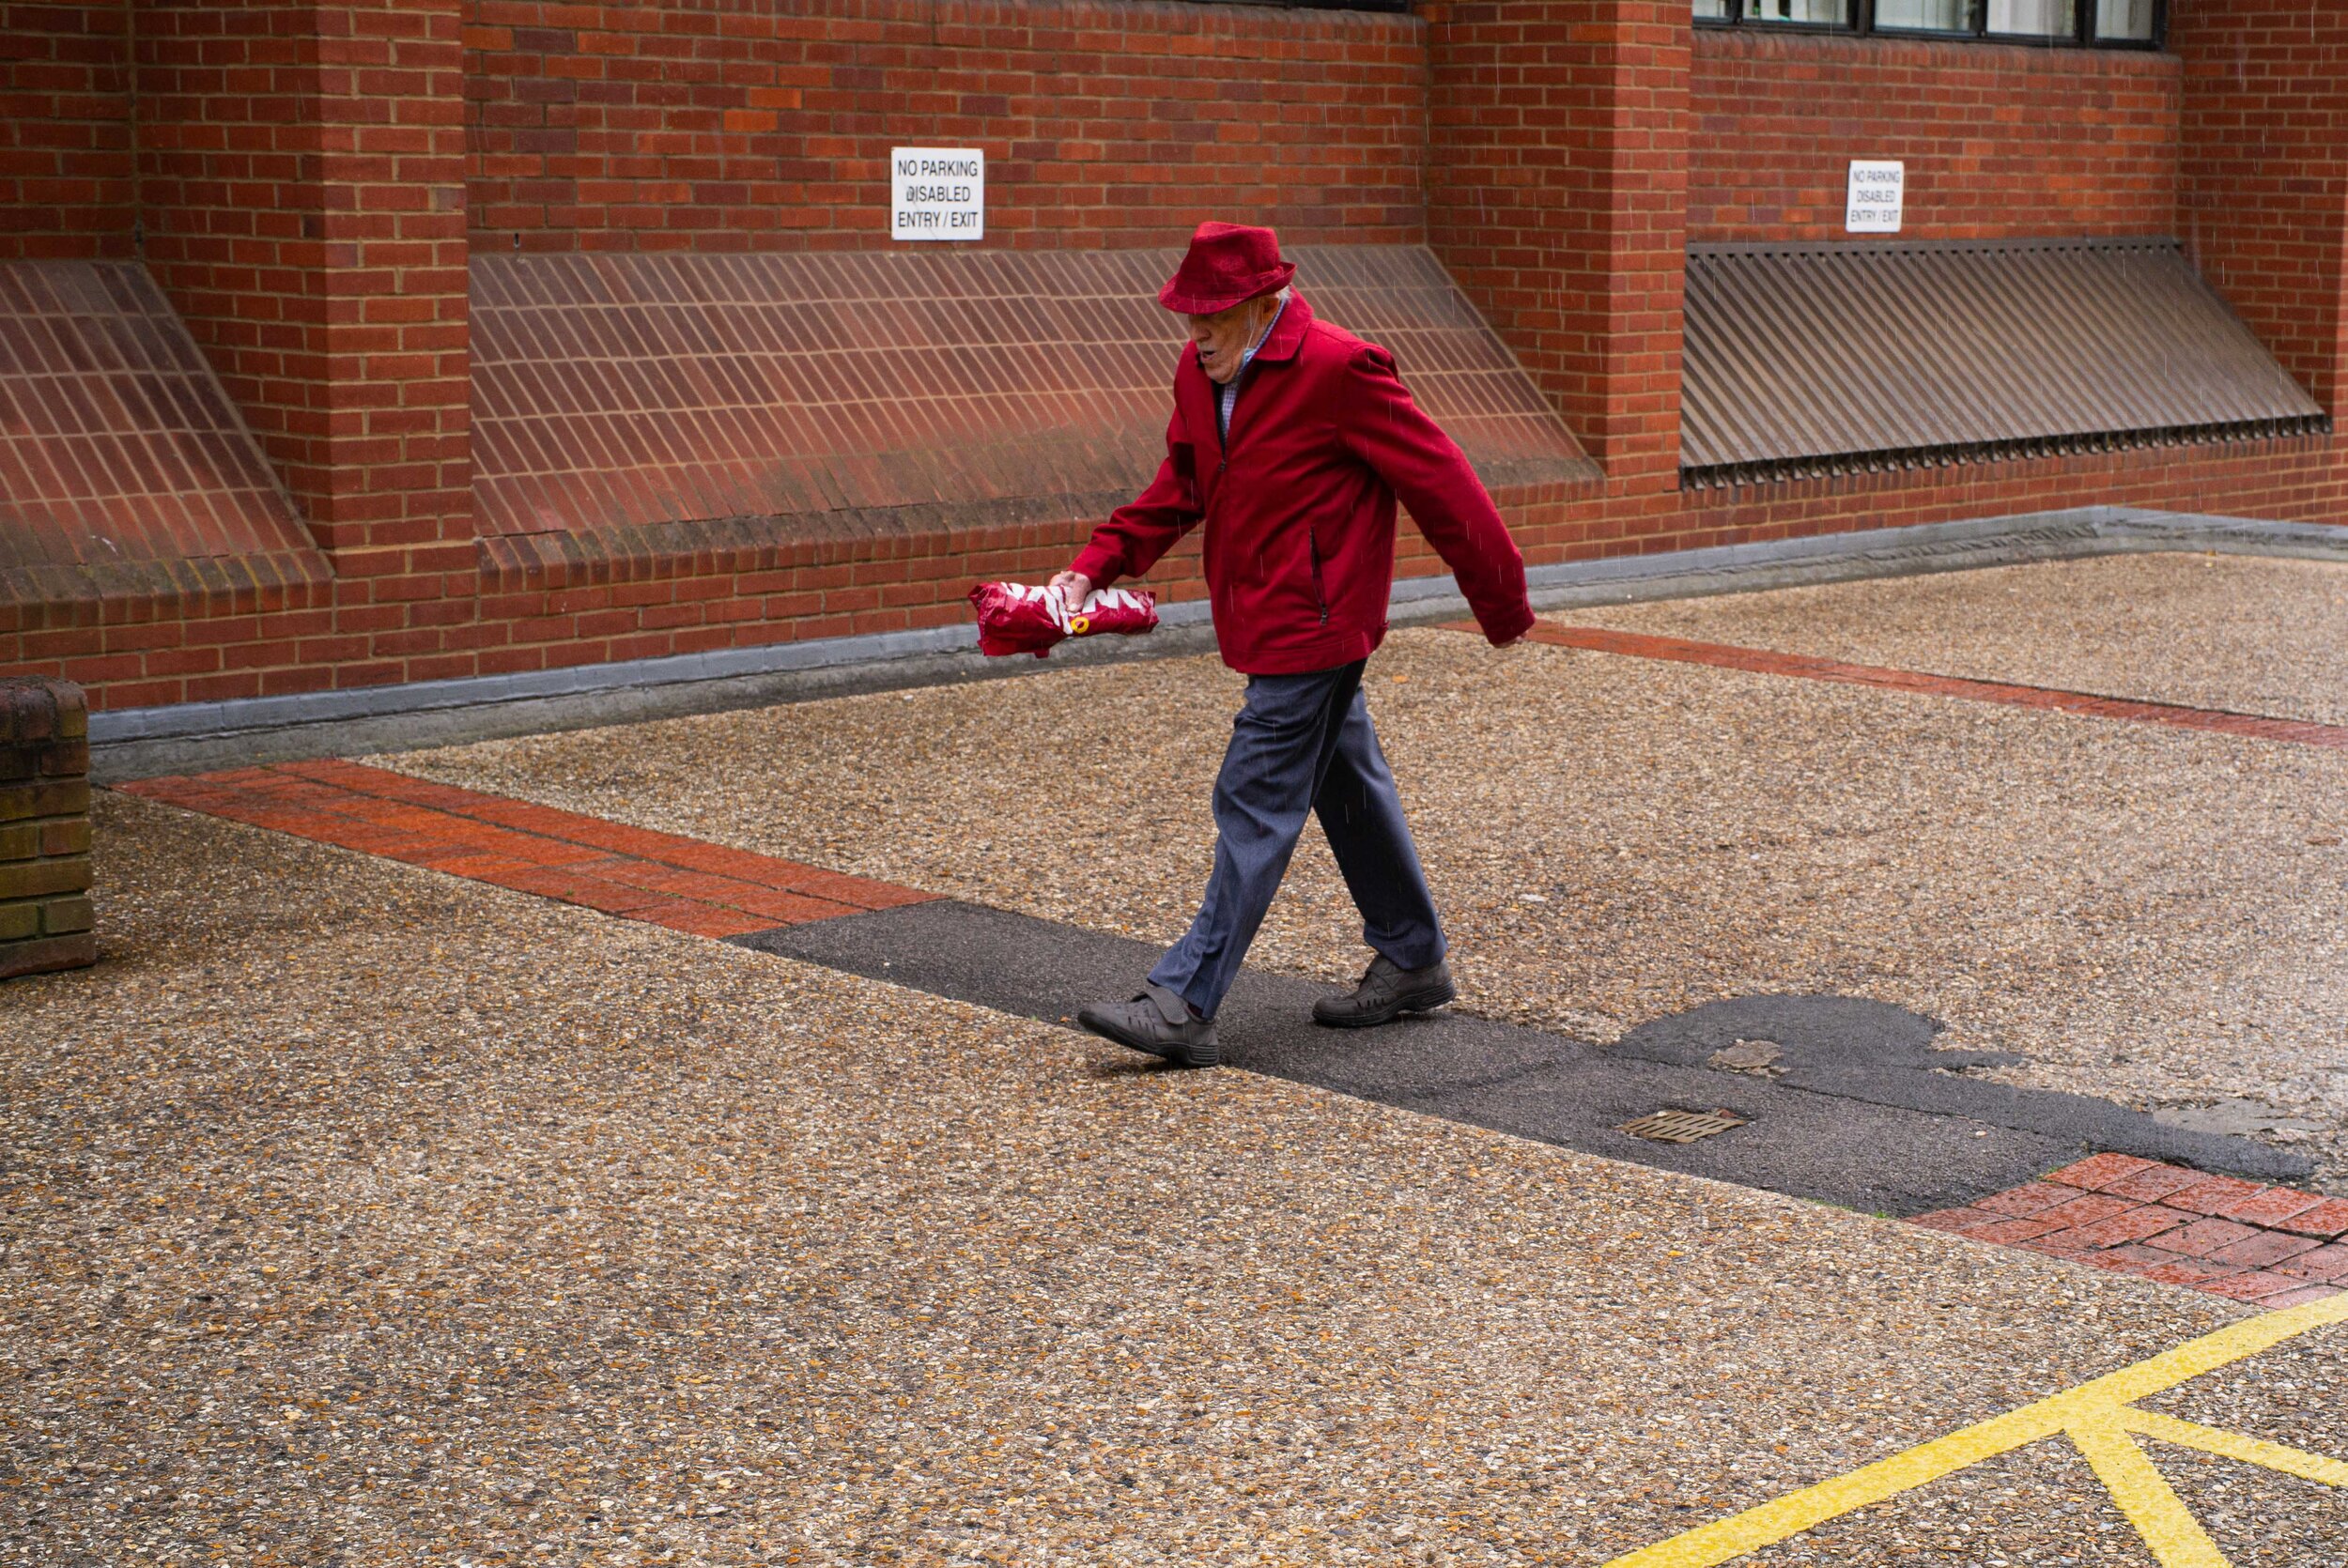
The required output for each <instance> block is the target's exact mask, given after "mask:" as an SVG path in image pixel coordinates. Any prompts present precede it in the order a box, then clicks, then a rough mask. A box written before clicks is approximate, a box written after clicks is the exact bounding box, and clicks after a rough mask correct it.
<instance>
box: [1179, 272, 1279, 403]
mask: <svg viewBox="0 0 2348 1568" xmlns="http://www.w3.org/2000/svg"><path fill="white" fill-rule="evenodd" d="M1279 308H1280V299H1279V296H1278V295H1276V294H1265V295H1259V297H1257V298H1256V299H1253V300H1241V301H1240V302H1239V303H1238V304H1236V305H1233V306H1232V307H1231V308H1230V309H1229V310H1227V311H1217V312H1215V313H1214V314H1213V315H1194V316H1190V317H1188V318H1187V319H1188V320H1189V322H1190V341H1191V342H1193V343H1195V344H1197V346H1198V368H1199V369H1201V370H1203V371H1205V372H1206V373H1207V379H1208V380H1210V381H1213V383H1214V384H1215V385H1216V386H1218V387H1220V386H1224V385H1226V384H1228V382H1229V381H1230V379H1231V377H1234V376H1237V375H1238V374H1239V365H1240V356H1241V355H1242V354H1244V353H1246V352H1247V350H1248V348H1249V347H1250V346H1252V345H1253V344H1254V343H1255V341H1256V339H1257V337H1258V336H1259V334H1261V332H1262V331H1263V330H1264V327H1265V324H1266V323H1268V322H1270V321H1271V319H1272V316H1273V313H1274V312H1275V311H1277V310H1278V309H1279Z"/></svg>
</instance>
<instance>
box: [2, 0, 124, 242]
mask: <svg viewBox="0 0 2348 1568" xmlns="http://www.w3.org/2000/svg"><path fill="white" fill-rule="evenodd" d="M130 18H131V10H130V5H129V0H112V3H110V4H109V3H97V4H82V5H14V4H0V261H17V260H24V259H27V258H33V257H53V256H54V257H67V258H70V259H72V260H76V261H112V260H119V259H122V258H124V257H127V256H129V255H130V254H131V222H132V219H133V217H134V215H135V208H134V204H133V202H132V200H131V52H130Z"/></svg>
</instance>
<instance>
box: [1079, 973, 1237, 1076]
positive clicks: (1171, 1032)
mask: <svg viewBox="0 0 2348 1568" xmlns="http://www.w3.org/2000/svg"><path fill="white" fill-rule="evenodd" d="M1076 1022H1079V1023H1081V1024H1083V1025H1084V1026H1085V1027H1086V1028H1088V1029H1089V1030H1091V1031H1092V1032H1093V1033H1094V1034H1096V1035H1098V1036H1100V1037H1101V1038H1103V1039H1111V1040H1115V1041H1116V1042H1117V1043H1118V1044H1120V1045H1122V1046H1127V1047H1130V1048H1131V1049H1133V1050H1135V1051H1146V1052H1148V1053H1150V1054H1151V1055H1152V1056H1163V1057H1165V1058H1166V1060H1167V1061H1169V1062H1171V1063H1173V1064H1174V1065H1175V1066H1176V1067H1178V1068H1211V1067H1213V1066H1214V1065H1215V1064H1216V1063H1217V1062H1220V1061H1221V1060H1222V1059H1223V1047H1222V1045H1221V1044H1220V1043H1219V1042H1218V1041H1217V1040H1216V1039H1215V1038H1214V1020H1213V1019H1211V1018H1204V1019H1202V1018H1193V1017H1191V1015H1190V1005H1189V1004H1188V1003H1186V1002H1184V1001H1183V1000H1182V998H1181V997H1180V996H1178V995H1176V994H1175V993H1174V992H1170V991H1168V990H1166V987H1164V986H1162V985H1159V984H1158V983H1157V982H1156V981H1154V980H1152V981H1150V982H1149V983H1148V984H1147V986H1146V987H1145V988H1144V989H1143V991H1142V993H1141V994H1140V995H1139V996H1136V997H1135V998H1134V999H1133V1000H1132V1001H1130V1002H1095V1003H1094V1004H1093V1005H1092V1006H1091V1007H1087V1008H1085V1009H1084V1010H1083V1011H1082V1012H1080V1013H1078V1014H1077V1015H1076Z"/></svg>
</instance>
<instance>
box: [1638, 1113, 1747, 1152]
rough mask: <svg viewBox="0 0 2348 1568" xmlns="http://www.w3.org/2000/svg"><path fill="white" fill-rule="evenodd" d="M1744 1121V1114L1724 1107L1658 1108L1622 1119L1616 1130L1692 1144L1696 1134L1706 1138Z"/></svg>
mask: <svg viewBox="0 0 2348 1568" xmlns="http://www.w3.org/2000/svg"><path fill="white" fill-rule="evenodd" d="M1744 1125H1745V1118H1744V1117H1742V1116H1736V1115H1729V1113H1727V1112H1726V1111H1658V1112H1656V1113H1655V1115H1651V1116H1641V1117H1640V1118H1639V1119H1638V1120H1637V1121H1634V1122H1625V1123H1623V1124H1622V1126H1620V1127H1619V1128H1617V1129H1615V1130H1616V1131H1618V1132H1628V1133H1630V1135H1631V1136H1632V1137H1633V1138H1645V1139H1646V1140H1647V1141H1648V1142H1649V1143H1656V1144H1692V1143H1694V1142H1695V1141H1696V1140H1697V1139H1698V1138H1709V1137H1710V1136H1712V1134H1713V1133H1715V1132H1725V1131H1727V1130H1729V1129H1730V1128H1732V1127H1742V1126H1744Z"/></svg>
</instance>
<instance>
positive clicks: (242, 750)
mask: <svg viewBox="0 0 2348 1568" xmlns="http://www.w3.org/2000/svg"><path fill="white" fill-rule="evenodd" d="M2155 550H2210V551H2219V552H2223V553H2227V554H2251V555H2276V556H2296V557H2302V558H2307V559H2314V560H2334V561H2348V529H2340V528H2332V527H2326V526H2325V525H2322V524H2309V523H2276V522H2264V521H2261V520H2259V519H2255V518H2246V517H2221V516H2204V515H2197V514H2192V513H2177V512H2155V511H2149V510H2145V509H2142V508H2136V507H2109V506H2096V507H2080V508H2076V509H2073V510H2069V511H2062V512H2042V513H2028V514H2022V515H2015V516H2008V517H1987V518H1978V519H1972V520H1968V521H1963V522H1951V523H1926V524H1920V525H1917V526H1914V527H1909V528H1897V529H1878V530H1868V531H1865V532H1860V533H1838V534H1826V535H1819V536H1814V537H1808V538H1800V539H1776V540H1768V541H1763V542H1760V543H1756V544H1749V545H1724V546H1713V547H1710V548H1706V549H1697V550H1679V551H1671V552H1665V553H1661V554H1657V555H1647V556H1622V557H1614V558H1610V559H1607V560H1601V561H1570V562H1567V563H1565V564H1562V565H1556V566H1539V567H1535V568H1533V569H1532V570H1531V571H1530V572H1529V573H1528V574H1527V577H1528V580H1529V584H1530V587H1531V590H1532V597H1533V603H1534V604H1535V606H1536V607H1539V608H1542V609H1559V608H1567V607H1573V606H1577V605H1596V604H1629V603H1632V602H1634V601H1638V600H1642V599H1668V598H1685V597H1692V596H1695V595H1700V594H1711V593H1738V592H1756V591H1759V590H1764V589H1771V588H1788V587H1796V586H1800V585H1802V584H1807V583H1820V582H1842V581H1849V580H1852V579H1856V578H1861V577H1882V576H1910V575H1913V574H1916V573H1922V572H1953V571H1965V570H1969V569H1973V568H1978V567H1984V566H2003V565H2013V564H2016V563H2018V562H2024V561H2060V560H2076V559H2078V558H2081V557H2086V556H2096V555H2112V554H2118V553H2122V552H2136V551H2155ZM1466 611H1467V606H1466V603H1465V601H1464V600H1462V599H1461V598H1460V595H1459V592H1458V590H1457V588H1456V587H1455V586H1454V584H1453V583H1452V580H1451V578H1450V577H1449V576H1428V577H1413V578H1409V579H1406V580H1404V581H1401V582H1398V583H1397V584H1396V585H1395V589H1394V599H1393V607H1392V610H1391V616H1392V619H1393V621H1394V622H1395V623H1396V624H1398V625H1409V624H1413V623H1425V622H1429V621H1441V620H1448V619H1452V618H1455V617H1458V616H1460V615H1463V614H1465V613H1466ZM1160 619H1161V626H1160V629H1159V631H1158V632H1157V633H1156V634H1155V635H1153V636H1151V637H1148V638H1131V639H1128V638H1101V639H1099V640H1097V641H1080V642H1072V643H1067V644H1063V645H1062V646H1061V647H1060V648H1059V649H1058V650H1056V651H1055V652H1054V653H1053V656H1052V657H1051V659H1049V660H1048V661H1047V660H1029V659H988V658H986V657H984V656H983V655H981V653H979V652H978V646H977V643H978V639H977V635H976V633H975V632H974V631H973V630H972V628H971V627H969V626H967V625H956V626H941V627H935V628H933V629H929V630H924V631H913V632H886V633H878V634H873V635H868V636H864V637H847V638H823V639H820V640H815V641H809V642H786V643H774V644H768V645H765V646H761V647H755V648H732V649H722V650H718V651H717V652H713V653H686V654H677V655H673V656H670V657H665V658H655V659H632V660H627V661H625V662H622V663H617V664H598V665H579V666H573V667H570V668H566V669H545V670H528V671H523V672H520V673H517V674H511V675H482V676H469V677H465V678H462V679H457V680H449V681H420V682H414V683H410V684H401V685H388V686H366V687H361V688H358V689H355V690H349V691H322V692H302V693H298V694H294V695H289V696H285V697H259V698H246V699H238V700H235V701H227V702H190V703H180V704H175V705H172V706H168V707H155V708H125V709H118V710H115V711H112V712H104V713H97V714H92V715H90V721H89V722H90V742H91V746H92V773H93V776H95V777H96V778H97V779H99V780H100V782H114V781H118V780H122V779H130V778H140V777H147V776H154V775H157V774H165V773H179V772H193V771H201V770H205V769H211V768H222V767H234V766H238V765H241V764H245V763H255V762H268V761H294V760H297V759H301V758H308V757H322V756H334V755H344V756H347V755H351V754H354V753H362V752H370V751H396V750H408V749H413V748H417V747H421V746H452V745H461V744H464V743H467V742H471V741H478V740H490V739H495V738H498V737H501V736H508V735H520V734H531V733H536V732H542V731H546V730H575V729H585V728H591V727H594V726H597V725H605V724H625V723H632V722H636V721H639V720H642V719H650V718H661V717H668V716H672V715H683V714H696V713H715V712H719V711H722V710H725V709H730V708H745V707H757V706H763V705H765V704H767V703H774V702H790V701H803V700H806V699H811V698H817V697H830V696H837V695H841V694H843V693H849V692H862V691H887V690H893V689H897V688H901V687H904V686H915V685H936V684H946V683H950V682H956V681H973V680H989V679H1000V678H1003V677H1007V676H1012V675H1027V674H1041V673H1046V672H1049V671H1050V670H1052V669H1070V668H1082V667H1085V666H1088V665H1094V664H1104V663H1110V662H1116V661H1121V660H1127V659H1136V658H1173V657H1180V656H1182V655H1185V654H1192V653H1207V652H1211V651H1212V650H1213V646H1214V637H1213V628H1212V627H1211V626H1210V625H1209V624H1208V621H1207V606H1206V605H1205V603H1204V602H1203V601H1194V602H1191V603H1186V604H1177V605H1168V606H1166V607H1164V608H1163V609H1162V610H1161V612H1160Z"/></svg>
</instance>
